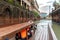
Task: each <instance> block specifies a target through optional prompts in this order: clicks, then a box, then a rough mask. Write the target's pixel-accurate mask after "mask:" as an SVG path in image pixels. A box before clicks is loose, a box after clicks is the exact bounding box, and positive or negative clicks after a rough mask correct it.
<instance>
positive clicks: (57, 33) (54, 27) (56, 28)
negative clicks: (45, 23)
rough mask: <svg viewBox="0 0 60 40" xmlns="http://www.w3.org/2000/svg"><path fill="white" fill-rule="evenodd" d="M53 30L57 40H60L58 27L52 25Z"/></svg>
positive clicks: (59, 28)
mask: <svg viewBox="0 0 60 40" xmlns="http://www.w3.org/2000/svg"><path fill="white" fill-rule="evenodd" d="M53 30H54V32H55V34H56V37H57V39H58V40H60V25H58V24H57V23H53Z"/></svg>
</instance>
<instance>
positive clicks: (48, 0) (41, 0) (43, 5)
mask: <svg viewBox="0 0 60 40" xmlns="http://www.w3.org/2000/svg"><path fill="white" fill-rule="evenodd" d="M54 1H55V0H37V2H38V5H39V7H40V8H39V10H40V11H41V12H45V13H47V14H49V6H50V12H51V11H52V7H53V2H54Z"/></svg>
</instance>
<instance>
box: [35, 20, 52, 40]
mask: <svg viewBox="0 0 60 40" xmlns="http://www.w3.org/2000/svg"><path fill="white" fill-rule="evenodd" d="M48 24H50V25H51V24H52V21H51V20H40V21H39V23H38V24H37V30H36V32H35V40H48Z"/></svg>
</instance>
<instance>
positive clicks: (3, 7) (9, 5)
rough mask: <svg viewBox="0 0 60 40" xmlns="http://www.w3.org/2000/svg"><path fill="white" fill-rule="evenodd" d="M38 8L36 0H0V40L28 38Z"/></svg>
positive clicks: (27, 39) (26, 39)
mask: <svg viewBox="0 0 60 40" xmlns="http://www.w3.org/2000/svg"><path fill="white" fill-rule="evenodd" d="M38 8H39V7H38V4H37V2H36V0H35V1H34V0H0V40H18V39H21V40H22V39H25V40H29V38H30V37H31V35H33V34H32V33H30V31H31V25H33V24H34V21H37V20H39V19H37V20H34V19H35V18H37V17H35V16H34V15H35V14H34V13H33V12H32V11H33V9H34V11H37V12H39V11H38ZM39 17H40V16H39ZM32 29H33V28H32ZM33 30H34V29H33ZM28 33H30V35H28Z"/></svg>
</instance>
